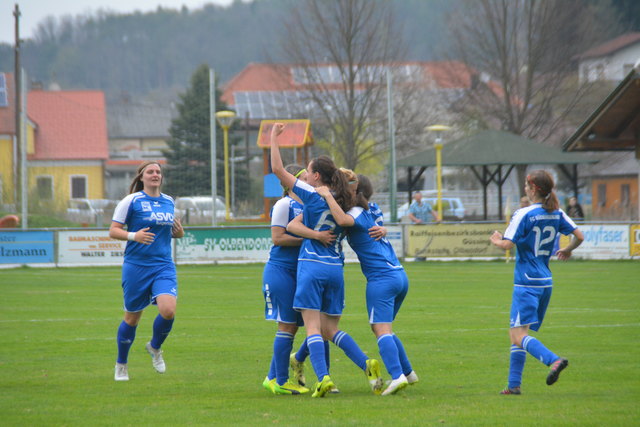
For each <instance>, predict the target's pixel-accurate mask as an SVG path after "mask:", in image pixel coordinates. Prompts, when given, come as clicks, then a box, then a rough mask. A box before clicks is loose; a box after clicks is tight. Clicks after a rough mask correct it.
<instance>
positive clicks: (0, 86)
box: [0, 73, 9, 107]
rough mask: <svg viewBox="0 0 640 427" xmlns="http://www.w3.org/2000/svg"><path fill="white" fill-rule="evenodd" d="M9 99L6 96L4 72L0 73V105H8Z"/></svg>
mask: <svg viewBox="0 0 640 427" xmlns="http://www.w3.org/2000/svg"><path fill="white" fill-rule="evenodd" d="M8 106H9V100H8V97H7V79H6V78H5V76H4V73H0V107H8Z"/></svg>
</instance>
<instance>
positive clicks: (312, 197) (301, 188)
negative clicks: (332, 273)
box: [293, 179, 344, 266]
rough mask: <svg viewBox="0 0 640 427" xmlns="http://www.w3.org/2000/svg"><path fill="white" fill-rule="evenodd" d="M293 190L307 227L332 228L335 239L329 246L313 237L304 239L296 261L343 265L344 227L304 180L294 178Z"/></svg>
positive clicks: (319, 229) (316, 228) (317, 228)
mask: <svg viewBox="0 0 640 427" xmlns="http://www.w3.org/2000/svg"><path fill="white" fill-rule="evenodd" d="M293 192H294V193H295V194H296V195H297V196H298V197H300V200H302V203H303V204H304V207H303V209H302V212H303V215H304V216H303V222H304V225H306V226H307V227H308V228H310V229H312V230H316V231H324V230H332V231H333V234H335V235H336V241H335V242H334V243H333V244H332V245H331V246H329V247H324V245H323V244H322V243H320V242H319V241H317V240H314V239H304V240H303V241H302V246H301V247H300V255H299V257H298V261H313V262H318V263H322V264H329V265H340V266H342V265H344V254H343V253H342V239H343V238H344V228H342V227H340V226H339V225H338V224H337V223H336V221H335V219H333V216H332V215H331V210H330V209H329V205H327V202H326V201H325V200H324V199H323V198H322V196H320V195H319V194H318V193H316V190H315V188H313V187H312V186H310V185H309V184H307V183H306V182H303V181H300V180H299V179H298V180H296V184H295V185H294V186H293Z"/></svg>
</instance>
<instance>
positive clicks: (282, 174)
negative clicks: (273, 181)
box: [271, 123, 296, 188]
mask: <svg viewBox="0 0 640 427" xmlns="http://www.w3.org/2000/svg"><path fill="white" fill-rule="evenodd" d="M283 130H284V124H282V123H274V124H273V127H272V128H271V170H272V171H273V173H274V174H276V176H277V177H278V179H279V180H280V182H281V183H282V185H284V186H285V187H287V188H293V186H294V185H295V184H296V177H295V176H293V175H292V174H290V173H289V172H287V171H286V170H285V168H284V164H283V163H282V157H281V156H280V146H279V145H278V136H279V135H280V134H281V133H282V131H283Z"/></svg>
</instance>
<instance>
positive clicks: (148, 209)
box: [140, 202, 152, 212]
mask: <svg viewBox="0 0 640 427" xmlns="http://www.w3.org/2000/svg"><path fill="white" fill-rule="evenodd" d="M140 205H141V206H142V211H143V212H151V210H152V209H151V203H149V202H140Z"/></svg>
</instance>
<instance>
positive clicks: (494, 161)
mask: <svg viewBox="0 0 640 427" xmlns="http://www.w3.org/2000/svg"><path fill="white" fill-rule="evenodd" d="M595 162H597V160H596V159H592V158H589V157H587V156H585V155H582V154H572V153H565V152H563V151H562V150H561V149H559V148H555V147H550V146H548V145H543V144H540V143H538V142H536V141H533V140H531V139H528V138H525V137H523V136H519V135H515V134H513V133H510V132H505V131H498V130H484V131H480V132H478V133H476V134H473V135H470V136H467V137H464V138H461V139H458V140H456V141H452V142H446V140H445V142H444V144H443V148H442V165H443V166H482V165H485V166H491V165H495V166H497V165H532V164H535V165H556V164H564V165H567V164H581V163H595ZM435 165H436V150H435V148H429V149H427V150H424V151H421V152H419V153H415V154H413V155H411V156H410V157H406V158H404V159H402V160H399V161H398V163H397V166H399V167H415V166H420V167H421V166H435Z"/></svg>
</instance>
